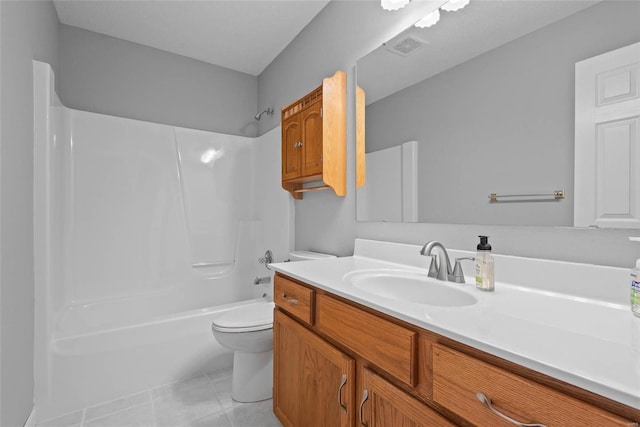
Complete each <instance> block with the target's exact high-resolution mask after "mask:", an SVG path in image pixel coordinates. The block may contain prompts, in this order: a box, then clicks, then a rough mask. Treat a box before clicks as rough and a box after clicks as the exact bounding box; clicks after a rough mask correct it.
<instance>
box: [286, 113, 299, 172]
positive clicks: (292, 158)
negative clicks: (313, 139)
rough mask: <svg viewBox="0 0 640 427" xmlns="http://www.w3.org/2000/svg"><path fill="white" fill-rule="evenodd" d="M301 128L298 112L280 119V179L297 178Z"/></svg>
mask: <svg viewBox="0 0 640 427" xmlns="http://www.w3.org/2000/svg"><path fill="white" fill-rule="evenodd" d="M301 150H302V129H301V126H300V114H299V113H297V114H294V115H293V116H291V117H288V118H286V119H285V120H283V121H282V180H283V181H285V180H287V179H292V178H298V177H300V175H301V174H302V169H301Z"/></svg>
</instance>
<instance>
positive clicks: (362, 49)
mask: <svg viewBox="0 0 640 427" xmlns="http://www.w3.org/2000/svg"><path fill="white" fill-rule="evenodd" d="M425 7H428V4H425V3H420V2H414V3H411V4H410V5H409V6H407V7H405V8H404V9H401V10H399V11H396V12H394V13H389V12H387V11H384V10H382V8H381V7H380V3H379V2H377V1H332V2H330V3H329V4H328V5H327V6H326V7H325V8H324V9H323V10H322V11H321V12H320V13H319V14H318V15H317V16H316V18H315V19H314V20H313V21H311V23H309V25H307V27H306V28H305V29H304V30H303V31H302V32H301V33H300V34H299V35H298V37H296V38H295V39H294V40H293V41H292V42H291V43H290V44H289V46H287V48H286V49H285V50H284V51H283V52H282V53H281V54H280V55H279V56H278V57H277V58H276V59H275V60H274V61H273V62H272V63H271V64H270V65H269V66H268V67H267V68H266V69H265V71H263V72H262V74H260V76H258V105H271V106H273V107H274V108H275V110H276V112H277V114H274V115H273V116H272V117H270V118H269V119H268V120H264V121H262V120H261V121H260V133H264V132H266V131H268V130H270V129H272V128H273V127H275V126H277V125H279V124H280V114H278V113H279V111H280V107H282V106H283V105H287V104H289V103H290V102H291V101H293V100H294V99H297V98H299V97H301V96H303V95H305V94H306V93H307V92H309V91H311V90H312V89H314V88H316V87H317V86H319V85H320V84H321V82H322V79H323V78H324V77H328V76H331V75H333V73H334V72H335V71H336V70H338V69H341V70H344V71H346V72H347V77H348V82H347V85H348V94H347V95H348V98H347V99H348V112H347V114H348V117H349V120H348V123H347V132H348V141H349V142H348V152H347V162H348V164H349V168H348V173H347V188H348V190H347V193H348V195H347V196H346V197H336V196H335V194H333V193H332V192H331V191H316V192H311V193H305V195H304V199H303V200H296V201H295V218H296V220H295V245H296V248H298V249H311V250H316V251H321V252H328V253H333V254H336V255H348V254H351V253H353V240H354V238H355V233H356V228H355V216H356V214H355V190H354V186H355V180H354V170H353V168H352V167H351V166H352V164H353V162H354V152H355V150H354V145H353V141H354V138H355V130H354V122H353V120H352V118H353V117H354V109H353V102H351V100H352V99H354V97H355V95H354V91H353V87H354V84H355V81H354V66H355V62H356V60H357V59H358V58H360V57H361V56H364V55H365V54H366V53H368V52H370V51H371V50H373V49H375V48H376V47H378V46H379V45H380V44H381V43H382V42H384V41H385V40H387V39H389V38H390V37H392V36H393V35H395V34H397V33H398V32H400V31H401V30H402V29H404V28H405V27H407V26H408V25H409V24H410V23H411V22H415V20H417V16H418V15H419V12H420V11H424V9H425Z"/></svg>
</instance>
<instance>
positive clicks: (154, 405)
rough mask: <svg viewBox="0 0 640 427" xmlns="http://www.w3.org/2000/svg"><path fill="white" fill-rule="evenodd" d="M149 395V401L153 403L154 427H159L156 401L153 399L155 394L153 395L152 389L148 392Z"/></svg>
mask: <svg viewBox="0 0 640 427" xmlns="http://www.w3.org/2000/svg"><path fill="white" fill-rule="evenodd" d="M147 393H149V400H150V401H151V417H152V418H153V426H154V427H158V420H157V419H156V404H155V399H154V398H153V394H152V393H151V389H149V390H147Z"/></svg>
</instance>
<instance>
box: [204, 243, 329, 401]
mask: <svg viewBox="0 0 640 427" xmlns="http://www.w3.org/2000/svg"><path fill="white" fill-rule="evenodd" d="M322 258H335V255H328V254H321V253H318V252H309V251H296V252H290V253H289V259H290V260H291V261H292V262H293V261H303V260H314V259H322ZM274 307H275V304H274V303H273V302H272V301H269V300H267V299H264V300H262V301H257V302H252V303H249V304H247V305H243V306H240V307H237V308H234V309H231V310H227V311H225V312H223V313H221V314H220V315H219V316H217V317H216V318H215V319H214V320H213V323H212V324H211V331H212V332H213V336H214V337H215V339H216V340H217V341H218V343H219V344H220V345H221V346H223V347H225V348H227V349H229V350H233V352H234V353H233V374H232V385H231V397H232V398H233V400H235V401H237V402H258V401H260V400H266V399H271V397H272V396H273V309H274Z"/></svg>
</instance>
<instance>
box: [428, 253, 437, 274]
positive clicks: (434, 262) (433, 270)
mask: <svg viewBox="0 0 640 427" xmlns="http://www.w3.org/2000/svg"><path fill="white" fill-rule="evenodd" d="M430 256H431V263H430V264H429V273H428V276H429V277H438V262H437V261H438V255H436V254H433V255H430Z"/></svg>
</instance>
